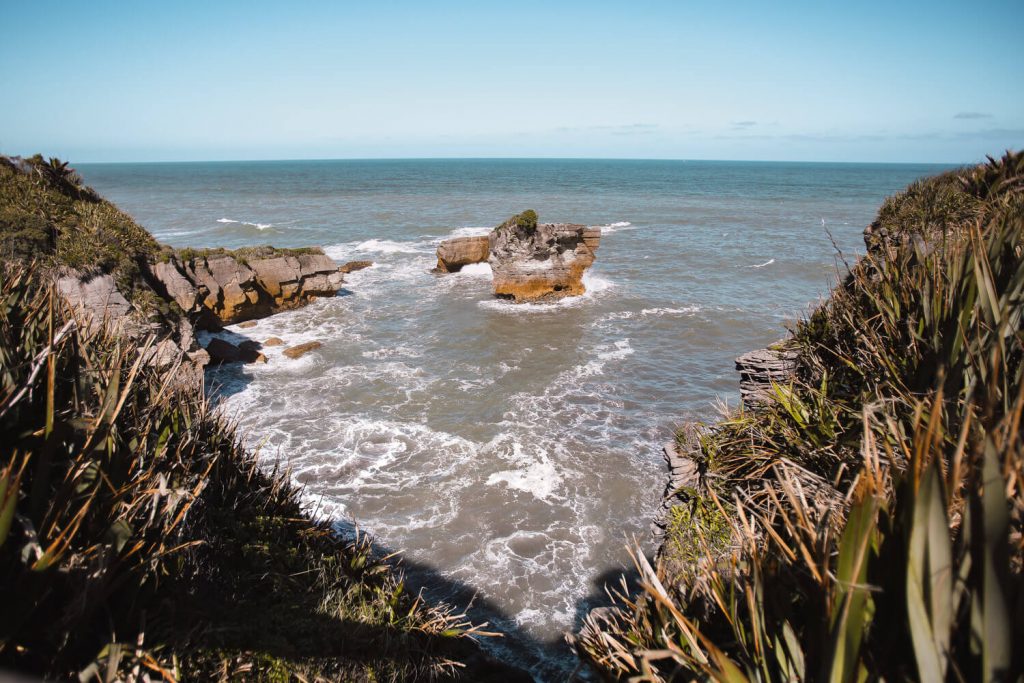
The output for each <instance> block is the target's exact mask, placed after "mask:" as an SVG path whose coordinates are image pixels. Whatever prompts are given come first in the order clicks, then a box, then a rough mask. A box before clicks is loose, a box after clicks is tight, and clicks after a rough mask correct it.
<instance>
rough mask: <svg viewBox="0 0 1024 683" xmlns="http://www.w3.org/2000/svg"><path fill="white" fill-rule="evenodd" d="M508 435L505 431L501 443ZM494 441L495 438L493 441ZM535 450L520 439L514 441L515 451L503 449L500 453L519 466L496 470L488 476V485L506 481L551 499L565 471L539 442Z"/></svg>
mask: <svg viewBox="0 0 1024 683" xmlns="http://www.w3.org/2000/svg"><path fill="white" fill-rule="evenodd" d="M505 438H507V437H506V435H502V437H499V439H497V440H496V441H498V442H499V443H500V441H501V440H503V439H505ZM492 445H493V442H492V444H489V446H492ZM531 450H532V452H531V453H527V451H526V449H525V448H524V447H523V445H522V444H520V443H519V441H512V452H511V453H510V454H508V453H501V452H499V453H498V455H499V456H500V457H502V459H504V460H507V461H509V462H510V463H511V464H512V465H515V466H516V467H514V468H513V469H508V470H502V471H500V472H494V473H492V474H491V475H490V476H489V477H487V485H488V486H494V485H496V484H505V485H507V486H508V487H509V488H511V489H516V490H518V491H524V492H526V493H529V494H531V495H532V496H533V497H535V498H537V499H538V500H543V501H545V502H550V499H551V497H552V496H553V495H554V494H555V492H556V491H557V489H558V486H559V484H560V483H561V481H562V475H561V473H560V472H559V471H558V469H557V468H556V467H555V464H554V463H553V462H552V461H551V458H550V457H549V456H548V454H547V452H546V451H544V450H542V449H541V448H539V447H537V446H534V447H533V448H532V449H531Z"/></svg>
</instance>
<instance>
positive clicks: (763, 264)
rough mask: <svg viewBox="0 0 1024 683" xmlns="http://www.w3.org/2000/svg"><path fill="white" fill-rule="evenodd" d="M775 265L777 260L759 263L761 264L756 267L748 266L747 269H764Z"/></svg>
mask: <svg viewBox="0 0 1024 683" xmlns="http://www.w3.org/2000/svg"><path fill="white" fill-rule="evenodd" d="M773 263H775V259H773V258H772V259H768V260H767V261H765V262H764V263H759V264H757V265H754V266H747V268H764V267H765V266H770V265H771V264H773Z"/></svg>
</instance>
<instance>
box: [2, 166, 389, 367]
mask: <svg viewBox="0 0 1024 683" xmlns="http://www.w3.org/2000/svg"><path fill="white" fill-rule="evenodd" d="M0 236H2V237H3V241H2V243H0V261H5V260H6V261H9V262H15V263H19V262H26V261H30V260H31V261H34V262H35V264H36V268H37V269H38V270H39V271H40V272H42V273H45V274H47V275H48V276H49V277H52V279H54V280H56V282H57V291H58V292H59V293H60V294H61V296H62V297H63V298H64V300H65V301H66V302H67V303H68V304H69V305H70V306H71V307H72V308H74V309H76V310H77V312H78V314H79V317H80V318H81V319H83V320H87V321H89V325H90V326H93V327H95V326H98V325H103V326H110V327H112V328H113V329H115V330H116V331H117V332H118V333H120V334H123V335H126V336H128V337H130V338H132V339H136V340H142V339H144V338H146V337H148V336H150V335H152V336H153V337H154V338H155V339H156V342H155V343H154V344H153V345H152V346H151V347H149V351H148V353H149V354H150V358H151V360H153V361H154V362H155V363H157V364H158V365H165V364H170V363H176V362H177V361H178V359H179V358H181V357H182V356H183V354H184V358H185V359H186V360H187V361H188V364H189V365H190V366H192V367H193V368H201V367H202V366H203V365H205V364H206V363H207V362H208V361H209V356H208V354H207V353H206V351H205V350H203V349H201V348H199V346H198V344H197V343H196V335H195V332H196V330H197V329H213V330H215V329H219V328H220V327H221V326H222V325H226V324H232V323H238V322H243V321H245V320H252V319H255V318H262V317H265V316H268V315H271V314H273V313H276V312H278V311H284V310H288V309H293V308H298V307H300V306H303V305H305V304H306V303H308V302H309V301H311V300H313V299H315V298H318V297H330V296H334V295H335V293H336V292H337V291H338V289H339V288H340V287H341V285H342V283H343V282H344V275H343V272H342V270H341V269H339V267H338V264H336V263H335V262H334V261H333V260H332V259H331V258H330V257H328V256H326V255H325V254H324V253H323V252H322V251H321V250H320V249H318V248H303V249H277V248H274V247H269V246H263V247H250V248H245V249H238V250H235V251H229V250H226V249H208V250H202V251H197V250H194V249H183V250H174V249H172V248H171V247H168V246H166V245H161V244H159V243H158V242H157V241H156V240H155V239H154V238H153V237H152V235H150V234H149V233H148V232H147V231H146V230H145V229H144V228H142V227H141V226H139V225H138V224H137V223H135V221H134V220H132V218H131V217H130V216H128V215H127V214H125V213H124V212H122V211H120V210H119V209H118V208H117V207H116V206H114V205H113V204H111V203H110V202H108V201H106V200H104V199H103V198H102V197H100V196H99V195H98V194H96V193H95V192H94V191H92V190H91V189H90V188H88V187H86V186H85V185H83V184H82V182H81V178H79V177H78V175H77V174H76V173H75V172H74V171H73V170H72V169H70V168H68V167H67V164H65V163H62V162H59V161H57V160H56V159H51V160H50V161H45V160H43V159H42V157H32V158H30V159H22V158H17V157H13V158H11V157H2V156H0ZM368 265H370V264H369V263H350V264H346V266H343V267H342V268H344V269H345V270H346V272H348V271H351V270H357V269H359V268H361V267H366V266H368Z"/></svg>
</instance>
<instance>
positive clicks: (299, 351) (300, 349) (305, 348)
mask: <svg viewBox="0 0 1024 683" xmlns="http://www.w3.org/2000/svg"><path fill="white" fill-rule="evenodd" d="M321 346H323V344H321V343H320V342H318V341H310V342H305V343H303V344H296V345H295V346H289V347H288V348H287V349H285V350H284V351H282V352H281V353H283V354H284V355H286V356H288V357H289V358H301V357H302V356H304V355H306V354H307V353H309V352H310V351H315V350H317V349H319V348H320V347H321Z"/></svg>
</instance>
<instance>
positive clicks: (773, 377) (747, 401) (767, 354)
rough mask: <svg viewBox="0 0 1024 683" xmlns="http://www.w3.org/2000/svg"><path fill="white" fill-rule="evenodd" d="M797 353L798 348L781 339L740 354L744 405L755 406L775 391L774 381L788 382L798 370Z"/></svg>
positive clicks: (739, 366) (739, 362) (741, 393)
mask: <svg viewBox="0 0 1024 683" xmlns="http://www.w3.org/2000/svg"><path fill="white" fill-rule="evenodd" d="M797 356H798V353H797V350H796V349H795V348H792V347H790V346H789V345H788V343H787V342H786V341H785V340H782V341H778V342H776V343H775V344H772V345H771V346H769V347H768V348H765V349H757V350H756V351H750V352H748V353H745V354H743V355H742V356H740V357H739V358H737V359H736V369H737V370H738V371H739V373H740V398H741V399H742V401H743V405H745V406H747V407H748V408H755V407H757V405H758V404H760V403H763V402H764V401H765V400H766V399H767V397H768V396H769V395H770V394H771V392H772V383H775V384H783V385H788V384H789V383H790V382H791V381H792V380H793V377H794V375H795V373H796V359H797Z"/></svg>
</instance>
